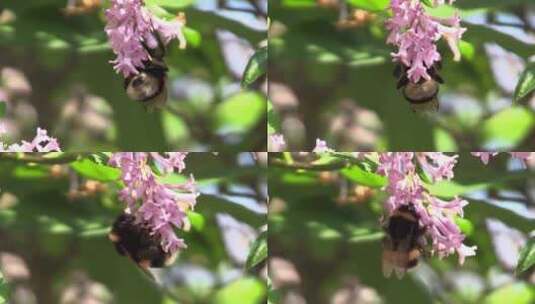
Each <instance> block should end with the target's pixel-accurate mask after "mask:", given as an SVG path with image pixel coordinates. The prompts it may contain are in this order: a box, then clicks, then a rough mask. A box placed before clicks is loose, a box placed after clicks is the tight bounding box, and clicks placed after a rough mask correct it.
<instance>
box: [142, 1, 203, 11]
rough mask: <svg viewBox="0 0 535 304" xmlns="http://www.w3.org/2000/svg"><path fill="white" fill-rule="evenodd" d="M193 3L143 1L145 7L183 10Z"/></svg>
mask: <svg viewBox="0 0 535 304" xmlns="http://www.w3.org/2000/svg"><path fill="white" fill-rule="evenodd" d="M193 3H195V0H145V4H146V5H158V6H161V7H165V8H172V9H177V8H184V7H188V6H190V5H192V4H193Z"/></svg>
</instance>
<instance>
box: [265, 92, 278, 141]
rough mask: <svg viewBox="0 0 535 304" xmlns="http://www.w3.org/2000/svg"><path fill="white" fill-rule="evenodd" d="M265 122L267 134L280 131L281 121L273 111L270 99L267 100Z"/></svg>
mask: <svg viewBox="0 0 535 304" xmlns="http://www.w3.org/2000/svg"><path fill="white" fill-rule="evenodd" d="M267 123H268V134H273V133H280V130H281V121H280V117H279V115H278V114H277V112H275V109H274V108H273V105H272V104H271V101H269V100H268V103H267Z"/></svg>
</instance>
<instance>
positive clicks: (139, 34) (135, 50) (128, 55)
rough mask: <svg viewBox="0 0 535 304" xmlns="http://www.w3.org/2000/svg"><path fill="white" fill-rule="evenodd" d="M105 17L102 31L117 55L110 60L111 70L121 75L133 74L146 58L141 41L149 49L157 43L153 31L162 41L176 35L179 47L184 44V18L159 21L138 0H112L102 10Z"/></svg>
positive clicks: (146, 54)
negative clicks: (104, 25)
mask: <svg viewBox="0 0 535 304" xmlns="http://www.w3.org/2000/svg"><path fill="white" fill-rule="evenodd" d="M106 19H107V21H108V23H107V25H106V28H105V31H106V34H107V35H108V39H109V41H110V44H111V47H112V49H113V52H114V53H115V54H116V55H117V58H116V59H115V60H113V61H111V62H112V63H114V69H115V70H116V71H117V72H120V73H122V74H123V76H124V77H128V76H129V75H132V74H137V73H138V68H140V67H142V66H143V62H144V61H145V60H147V59H148V58H149V53H148V52H147V50H146V49H145V48H144V47H143V43H145V44H146V45H147V46H148V47H149V48H156V47H157V46H158V42H157V40H156V37H155V36H154V34H155V33H156V34H157V35H159V36H160V37H161V39H162V42H163V43H164V44H168V43H169V42H170V41H171V40H172V39H175V38H176V39H178V40H179V44H180V47H181V48H184V47H185V46H186V39H185V38H184V34H183V33H182V29H183V27H184V25H185V21H184V18H177V19H176V20H173V21H166V20H162V19H160V18H158V17H156V16H155V15H153V14H152V13H151V12H150V11H149V10H148V9H147V8H146V7H145V6H144V2H143V1H142V0H112V1H111V6H110V8H109V9H107V10H106Z"/></svg>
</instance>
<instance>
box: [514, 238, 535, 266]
mask: <svg viewBox="0 0 535 304" xmlns="http://www.w3.org/2000/svg"><path fill="white" fill-rule="evenodd" d="M533 265H535V239H533V238H530V239H529V240H528V242H527V244H526V246H524V248H522V251H521V252H520V257H519V258H518V264H517V266H516V273H517V274H521V273H523V272H524V271H526V270H528V269H530V268H531V267H533Z"/></svg>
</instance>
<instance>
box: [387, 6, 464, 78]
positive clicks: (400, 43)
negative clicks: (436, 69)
mask: <svg viewBox="0 0 535 304" xmlns="http://www.w3.org/2000/svg"><path fill="white" fill-rule="evenodd" d="M452 2H453V1H449V3H450V4H451V3H452ZM442 3H444V0H437V1H434V4H435V5H438V4H442ZM390 8H391V10H392V13H393V16H392V18H390V19H388V20H387V21H386V28H387V29H388V30H389V31H390V34H389V35H388V38H387V43H390V44H393V45H395V46H397V47H398V51H397V52H396V53H392V57H393V59H394V61H396V62H401V63H402V64H404V65H405V66H407V67H408V68H409V69H408V71H407V76H408V77H409V79H410V80H411V81H412V82H414V83H416V82H418V81H419V80H420V79H422V78H424V79H430V78H431V76H430V75H429V74H428V73H427V70H428V69H429V68H431V67H432V66H433V64H435V63H436V62H438V61H440V60H441V56H440V53H439V52H438V50H437V46H436V42H437V41H438V40H440V38H444V39H446V40H447V42H448V45H449V46H450V48H451V50H452V52H453V53H454V59H455V60H460V52H459V50H458V47H457V44H458V42H459V40H460V39H461V36H462V34H463V33H464V32H465V31H466V29H464V28H461V27H460V18H459V16H458V15H455V16H454V17H453V18H449V19H444V20H441V19H436V18H432V17H430V16H429V15H427V14H426V12H425V9H424V6H423V5H422V3H421V2H420V1H418V0H391V2H390Z"/></svg>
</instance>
